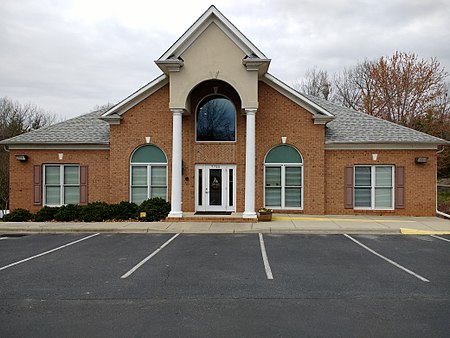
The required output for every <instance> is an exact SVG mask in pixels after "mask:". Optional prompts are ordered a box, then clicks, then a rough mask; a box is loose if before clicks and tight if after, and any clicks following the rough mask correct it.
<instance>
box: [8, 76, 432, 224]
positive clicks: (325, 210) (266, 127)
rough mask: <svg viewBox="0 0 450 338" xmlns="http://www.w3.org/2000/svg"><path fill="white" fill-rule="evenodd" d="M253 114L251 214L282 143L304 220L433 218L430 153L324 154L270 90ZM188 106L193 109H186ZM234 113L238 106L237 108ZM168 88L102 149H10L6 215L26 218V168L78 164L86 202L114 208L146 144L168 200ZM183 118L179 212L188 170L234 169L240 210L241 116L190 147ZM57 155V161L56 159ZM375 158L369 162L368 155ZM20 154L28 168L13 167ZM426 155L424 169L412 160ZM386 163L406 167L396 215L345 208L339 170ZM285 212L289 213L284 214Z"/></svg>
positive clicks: (302, 117)
mask: <svg viewBox="0 0 450 338" xmlns="http://www.w3.org/2000/svg"><path fill="white" fill-rule="evenodd" d="M258 89H259V91H258V93H259V108H258V110H257V112H256V158H255V161H256V175H255V176H256V177H255V192H256V196H255V207H256V209H258V208H259V207H262V206H264V199H263V196H264V187H263V184H264V183H263V182H264V159H265V156H266V154H267V152H268V151H269V150H270V149H271V148H273V147H274V146H276V145H279V144H280V143H281V137H286V138H287V144H289V145H292V146H293V147H295V148H296V149H297V150H298V151H299V152H300V153H301V155H302V157H303V161H304V185H303V189H304V193H303V196H304V206H303V210H301V211H298V210H297V211H295V212H299V213H305V214H360V213H371V214H377V215H380V214H383V215H386V214H387V215H414V216H429V215H434V214H435V204H436V202H435V199H436V188H435V186H436V185H435V183H436V154H435V151H434V150H325V125H323V124H314V121H313V119H312V115H311V113H310V112H308V111H306V110H305V109H303V108H302V107H300V106H299V105H297V104H296V103H294V102H293V101H291V100H290V99H289V98H287V97H286V96H284V95H282V94H280V93H279V92H277V91H276V90H275V89H273V88H272V87H270V86H269V85H267V84H265V83H263V82H259V88H258ZM193 105H194V103H193ZM236 105H237V106H238V107H239V103H237V104H236ZM168 107H169V85H166V86H164V87H163V88H161V89H159V90H158V91H156V92H155V93H154V94H152V95H151V96H149V97H148V98H146V99H145V100H143V101H142V102H140V103H139V104H137V105H136V106H135V107H133V108H131V109H130V110H129V111H127V112H126V113H124V114H123V116H122V120H121V123H120V124H118V125H111V126H110V149H109V150H11V151H10V187H11V188H10V208H11V209H15V208H26V209H28V210H31V211H33V212H35V211H37V210H38V209H39V208H40V206H34V205H33V166H34V165H42V164H80V165H87V166H88V167H89V182H88V199H89V202H94V201H106V202H110V203H113V202H114V203H117V202H120V201H128V200H130V196H129V195H130V157H131V155H132V153H133V151H134V150H135V149H136V148H137V147H139V146H141V145H144V144H145V137H151V144H154V145H156V146H158V147H159V148H160V149H162V150H163V152H164V153H165V154H166V156H167V159H168V185H169V188H168V199H169V201H170V191H171V189H170V186H171V182H170V181H171V157H172V113H171V111H170V110H169V108H168ZM192 111H193V113H192V114H191V115H188V116H184V117H183V141H182V142H183V183H182V184H183V194H182V202H183V204H182V205H183V207H182V209H183V211H184V212H193V211H195V196H194V195H195V165H196V164H234V165H236V170H237V172H236V174H237V175H236V183H237V184H236V187H237V188H236V211H237V212H243V211H244V187H245V182H244V181H245V151H246V148H245V129H246V119H245V115H244V114H240V112H239V111H240V109H238V112H237V122H236V126H237V128H236V142H232V143H226V142H222V143H220V142H218V143H199V142H195V107H194V108H193V109H192ZM59 153H63V154H64V157H63V160H59V159H58V154H59ZM373 153H377V154H378V158H377V160H376V161H374V160H373V159H372V154H373ZM17 154H25V155H27V156H28V161H26V162H20V161H17V160H15V155H17ZM418 156H426V157H428V158H429V160H428V162H427V163H425V164H416V163H415V158H416V157H418ZM361 164H366V165H375V164H389V165H394V166H402V167H404V168H405V179H406V182H405V192H406V195H405V199H406V205H405V208H403V209H397V210H393V211H358V210H353V209H345V208H344V168H345V167H347V166H353V165H361ZM283 212H289V210H283Z"/></svg>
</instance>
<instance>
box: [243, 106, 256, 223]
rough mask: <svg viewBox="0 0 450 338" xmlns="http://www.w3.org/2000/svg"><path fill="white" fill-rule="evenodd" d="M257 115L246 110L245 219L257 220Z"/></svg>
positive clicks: (254, 110)
mask: <svg viewBox="0 0 450 338" xmlns="http://www.w3.org/2000/svg"><path fill="white" fill-rule="evenodd" d="M255 113H256V109H247V108H246V109H245V114H246V115H247V126H246V134H245V210H244V215H243V218H256V212H255Z"/></svg>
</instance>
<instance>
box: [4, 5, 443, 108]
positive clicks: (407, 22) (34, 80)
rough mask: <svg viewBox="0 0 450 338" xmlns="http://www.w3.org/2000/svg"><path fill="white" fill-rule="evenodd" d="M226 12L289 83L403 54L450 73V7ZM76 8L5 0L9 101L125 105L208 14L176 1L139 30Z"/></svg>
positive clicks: (237, 8)
mask: <svg viewBox="0 0 450 338" xmlns="http://www.w3.org/2000/svg"><path fill="white" fill-rule="evenodd" d="M93 1H94V0H93ZM222 6H223V7H222ZM197 7H198V6H197ZM206 8H207V5H206V4H205V8H204V9H203V10H206ZM218 8H219V10H221V11H222V13H223V14H224V15H225V16H227V17H228V18H229V19H230V21H231V22H233V23H234V24H235V25H236V26H237V27H238V28H239V29H240V30H241V31H242V32H243V33H244V34H245V35H246V36H247V37H248V38H249V39H250V40H251V41H252V42H253V43H255V44H256V45H257V46H258V47H259V48H260V49H261V50H262V51H263V52H264V53H265V54H266V55H267V56H268V57H269V58H271V59H272V64H271V68H270V72H272V73H273V74H274V75H276V76H278V77H280V78H281V79H282V80H283V81H285V82H286V83H292V82H294V81H295V80H297V79H299V78H301V77H302V76H303V74H304V72H305V71H306V70H307V69H308V68H311V67H313V66H317V67H319V68H323V69H327V70H328V71H329V72H334V71H338V70H340V69H342V68H343V67H344V66H350V65H353V64H355V63H356V62H358V61H360V60H363V59H365V58H368V59H374V58H377V57H379V56H382V55H390V54H392V53H393V52H394V51H396V50H401V51H411V52H415V53H417V54H418V55H419V56H420V57H424V58H429V57H437V58H438V60H439V61H440V62H441V64H442V65H444V66H445V68H446V69H447V70H450V44H449V43H448V41H450V28H449V18H450V6H448V5H446V4H445V1H438V0H429V1H418V0H408V1H406V0H397V1H389V2H387V1H370V0H366V1H345V0H341V1H325V0H303V1H298V0H277V1H269V0H266V1H256V0H253V1H248V2H242V1H234V0H229V1H225V2H224V3H223V4H222V5H218ZM67 10H68V2H65V1H52V0H45V1H39V2H36V1H32V0H23V1H20V2H19V1H17V2H12V1H3V2H1V3H0V48H1V52H0V96H5V95H6V96H9V97H11V98H13V99H17V100H19V101H21V102H23V103H26V102H33V103H35V104H37V105H38V106H40V107H42V108H44V109H46V110H49V111H52V112H54V113H57V114H61V115H63V116H65V117H71V116H75V115H79V114H82V113H85V112H87V111H89V110H90V109H91V108H92V107H93V106H95V105H98V104H103V103H106V102H118V101H120V100H121V99H123V98H124V97H126V96H128V95H129V94H131V93H132V92H134V91H135V90H137V89H138V88H140V87H141V86H142V85H144V84H145V83H147V82H149V81H150V80H152V79H153V78H154V77H156V76H157V75H159V74H160V71H159V69H158V68H157V67H156V66H155V64H154V63H153V60H155V59H157V58H158V57H159V56H160V55H161V54H162V53H163V52H164V51H165V50H166V49H167V48H168V47H170V46H171V44H172V43H174V42H175V40H176V39H177V38H178V37H179V36H180V35H181V34H183V32H184V30H186V29H187V28H188V27H189V25H190V24H192V23H193V21H194V20H195V19H196V18H197V17H198V16H200V15H201V14H202V13H201V11H200V12H198V13H178V12H177V6H176V5H174V4H173V2H167V4H161V5H159V7H156V5H154V11H157V12H159V13H160V15H161V16H167V25H165V24H161V22H165V21H164V20H156V21H154V22H155V23H153V21H152V20H151V17H150V16H149V20H148V23H146V26H138V25H137V26H133V27H130V26H129V25H126V24H125V23H124V21H123V20H120V18H119V17H117V16H116V17H114V16H105V17H104V18H102V19H101V20H99V21H94V22H92V21H82V20H79V19H77V18H74V17H70V16H68V15H67ZM135 10H136V11H140V10H144V9H140V8H136V9H135ZM152 15H158V14H157V13H156V14H155V13H153V14H152ZM188 21H189V22H188ZM171 23H172V24H171ZM174 23H180V24H179V25H178V26H176V25H173V24H174ZM181 26H182V27H181Z"/></svg>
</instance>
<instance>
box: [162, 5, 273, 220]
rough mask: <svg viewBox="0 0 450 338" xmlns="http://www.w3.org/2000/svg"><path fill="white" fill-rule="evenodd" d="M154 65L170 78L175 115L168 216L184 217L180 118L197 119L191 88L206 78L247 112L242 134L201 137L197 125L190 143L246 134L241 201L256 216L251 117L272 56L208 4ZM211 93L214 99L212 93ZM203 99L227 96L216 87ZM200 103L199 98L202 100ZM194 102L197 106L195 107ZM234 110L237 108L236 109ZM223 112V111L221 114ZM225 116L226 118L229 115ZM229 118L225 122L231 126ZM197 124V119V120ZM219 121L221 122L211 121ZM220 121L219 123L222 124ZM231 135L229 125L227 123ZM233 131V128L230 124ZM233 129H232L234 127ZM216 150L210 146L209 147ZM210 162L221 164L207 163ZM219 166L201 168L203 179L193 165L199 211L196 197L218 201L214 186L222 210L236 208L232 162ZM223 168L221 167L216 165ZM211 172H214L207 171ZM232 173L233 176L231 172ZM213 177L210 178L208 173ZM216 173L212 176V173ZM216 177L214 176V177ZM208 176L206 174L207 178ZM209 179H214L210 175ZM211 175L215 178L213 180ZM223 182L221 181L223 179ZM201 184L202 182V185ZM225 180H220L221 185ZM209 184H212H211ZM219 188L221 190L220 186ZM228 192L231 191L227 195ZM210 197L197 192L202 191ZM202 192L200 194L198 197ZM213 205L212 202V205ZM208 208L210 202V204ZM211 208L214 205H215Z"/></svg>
mask: <svg viewBox="0 0 450 338" xmlns="http://www.w3.org/2000/svg"><path fill="white" fill-rule="evenodd" d="M155 62H156V64H157V65H158V66H159V67H160V68H161V69H162V71H163V72H164V73H165V74H166V75H167V76H168V79H169V85H170V103H169V105H170V110H171V112H172V115H173V135H172V142H173V143H172V163H171V169H172V174H171V179H172V180H171V206H172V210H171V212H170V214H169V217H173V218H180V217H183V205H182V200H183V197H182V194H183V174H182V172H183V146H182V144H183V116H191V115H194V116H195V118H196V119H198V115H196V114H198V112H197V109H198V104H197V103H194V102H196V101H195V98H193V96H195V95H197V93H194V89H195V88H198V86H199V85H201V84H204V83H206V82H208V81H221V82H223V83H224V84H226V85H227V86H229V87H231V88H233V90H234V91H235V92H236V93H237V96H238V101H240V102H238V103H236V102H235V103H234V106H235V107H237V106H239V108H240V109H239V111H238V112H237V114H239V115H245V123H246V124H245V135H238V136H236V135H234V134H233V135H234V136H233V138H227V137H229V136H223V137H224V138H223V139H218V140H216V139H205V140H203V139H199V137H198V135H197V134H198V133H199V127H198V125H197V134H196V139H195V140H192V142H202V143H208V144H211V145H212V146H213V145H214V144H215V143H214V142H215V141H219V142H217V144H223V143H225V142H229V143H232V142H235V143H236V142H237V139H236V137H240V138H241V140H242V138H243V137H244V136H245V169H244V170H245V183H244V185H245V189H244V194H245V197H244V199H245V201H244V206H245V207H244V212H243V217H244V218H256V212H255V118H256V115H257V109H258V80H259V79H260V77H261V76H262V75H263V74H265V73H266V72H267V69H268V66H269V63H270V60H268V59H267V58H266V57H265V55H264V54H263V53H262V52H261V51H260V50H259V49H258V48H256V46H254V45H253V44H252V43H251V42H250V41H249V40H248V39H247V38H246V37H245V36H244V35H243V34H242V33H240V32H239V30H237V29H236V27H234V26H233V24H231V23H230V22H229V21H228V19H226V18H225V17H224V16H223V15H222V14H221V13H220V12H219V11H218V10H217V9H216V8H215V7H214V6H211V7H210V8H209V9H208V10H207V11H206V12H205V13H204V14H203V15H202V16H201V17H200V18H199V19H198V20H197V21H196V22H195V23H194V25H192V26H191V28H190V29H189V30H188V31H187V32H186V33H185V34H184V35H183V36H182V37H181V38H180V39H179V40H178V41H177V42H176V43H175V44H174V45H173V46H172V47H170V48H169V50H167V52H165V53H164V54H163V55H162V56H161V57H160V58H159V59H158V60H156V61H155ZM204 87H205V86H204ZM213 96H214V97H213ZM200 99H201V100H203V101H205V100H207V101H208V102H210V105H211V104H213V103H215V104H218V102H213V101H214V100H216V101H219V100H220V99H223V100H227V99H228V97H227V96H226V95H225V94H221V93H220V89H218V86H217V85H216V86H212V87H211V88H210V90H209V92H205V93H203V97H200ZM203 101H202V102H203ZM194 104H197V106H194ZM236 109H237V108H236ZM225 115H226V114H225ZM227 118H228V117H225V119H227ZM230 121H231V120H229V121H228V120H227V123H228V124H231V122H230ZM197 123H199V122H198V121H197ZM214 123H216V124H220V122H214ZM222 124H223V123H222ZM227 128H228V129H227V131H228V133H231V131H230V127H229V126H228V127H227ZM231 129H232V128H231ZM221 132H222V130H221V129H219V130H218V129H216V134H220V133H221ZM233 132H234V131H233ZM212 149H214V148H212ZM208 164H209V165H219V164H215V163H208ZM220 167H223V168H226V169H224V170H225V171H223V172H222V171H221V172H220V176H217V175H218V174H219V171H217V170H219V169H220V168H216V172H210V171H208V172H204V174H205V175H208V176H207V177H208V179H211V180H212V181H211V182H210V181H205V178H204V176H199V175H200V174H199V173H202V175H203V172H202V171H198V170H197V169H196V176H195V180H196V197H195V198H196V208H197V209H198V210H199V209H203V207H204V205H203V204H199V201H201V203H203V201H204V199H206V202H208V201H209V202H208V203H210V204H213V203H216V204H217V205H219V204H218V203H219V201H218V199H217V198H215V199H214V201H213V200H212V198H211V197H210V196H212V194H213V189H214V187H221V189H223V190H220V193H217V194H216V196H224V198H225V200H224V201H222V198H221V199H220V203H222V204H220V205H224V207H223V208H224V210H231V209H233V210H234V211H235V210H236V209H235V204H233V203H235V202H234V201H235V199H236V198H235V195H233V194H236V189H235V188H234V189H233V185H230V180H231V181H233V184H236V183H235V182H236V179H235V177H236V170H242V169H243V168H236V165H235V163H220ZM220 170H222V169H220ZM211 173H212V174H211ZM230 173H232V174H230ZM211 175H212V176H211ZM214 175H215V176H214ZM213 176H214V177H213ZM205 177H206V176H205ZM211 177H213V178H211ZM200 179H201V180H202V181H200ZM214 179H215V180H216V181H217V182H214ZM222 180H223V182H222ZM205 182H207V183H208V184H206V187H205ZM222 183H223V184H222ZM211 184H212V185H211ZM222 187H223V188H222ZM231 192H232V193H233V194H231ZM205 193H206V194H209V195H201V194H205ZM202 196H204V197H202ZM213 205H214V204H213ZM209 206H210V207H212V205H209ZM213 209H214V208H213Z"/></svg>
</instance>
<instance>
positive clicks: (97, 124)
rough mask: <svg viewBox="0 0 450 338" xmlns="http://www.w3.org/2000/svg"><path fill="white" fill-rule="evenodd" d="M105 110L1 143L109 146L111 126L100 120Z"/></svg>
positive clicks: (1, 142) (30, 145)
mask: <svg viewBox="0 0 450 338" xmlns="http://www.w3.org/2000/svg"><path fill="white" fill-rule="evenodd" d="M103 113H104V110H98V111H95V112H92V113H88V114H85V115H81V116H78V117H75V118H73V119H70V120H66V121H64V122H60V123H57V124H54V125H51V126H49V127H45V128H41V129H36V130H33V131H30V132H28V133H25V134H21V135H18V136H15V137H12V138H10V139H7V140H3V141H0V144H5V145H23V146H27V147H30V148H32V147H36V146H38V145H44V146H45V145H71V146H74V145H84V146H86V145H90V146H94V145H96V146H99V145H100V146H109V124H108V123H107V122H105V121H102V120H100V119H99V117H100V116H101V115H102V114H103Z"/></svg>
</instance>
